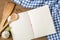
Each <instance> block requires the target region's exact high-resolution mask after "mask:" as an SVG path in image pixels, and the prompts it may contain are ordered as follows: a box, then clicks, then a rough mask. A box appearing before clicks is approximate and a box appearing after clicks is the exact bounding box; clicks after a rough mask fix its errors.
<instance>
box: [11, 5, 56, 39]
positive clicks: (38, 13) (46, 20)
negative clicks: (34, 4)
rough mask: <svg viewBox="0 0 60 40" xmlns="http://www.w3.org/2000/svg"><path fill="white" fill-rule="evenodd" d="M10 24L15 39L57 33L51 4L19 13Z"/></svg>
mask: <svg viewBox="0 0 60 40" xmlns="http://www.w3.org/2000/svg"><path fill="white" fill-rule="evenodd" d="M18 16H19V19H18V20H16V21H14V22H12V23H11V24H10V27H11V28H12V29H11V32H12V36H13V39H14V40H31V39H33V38H38V37H43V36H47V35H51V34H54V33H56V31H55V26H54V23H53V19H52V17H51V13H50V10H49V6H48V5H45V6H42V7H38V8H36V9H32V10H29V11H26V12H22V13H19V14H18Z"/></svg>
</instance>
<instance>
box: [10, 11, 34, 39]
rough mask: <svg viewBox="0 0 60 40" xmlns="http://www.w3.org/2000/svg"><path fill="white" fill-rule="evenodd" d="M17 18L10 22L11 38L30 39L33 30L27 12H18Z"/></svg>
mask: <svg viewBox="0 0 60 40" xmlns="http://www.w3.org/2000/svg"><path fill="white" fill-rule="evenodd" d="M18 15H19V19H18V20H16V21H14V22H12V23H11V24H10V27H11V33H12V36H13V40H31V39H33V32H32V29H31V23H30V19H29V15H28V13H27V12H23V13H19V14H18Z"/></svg>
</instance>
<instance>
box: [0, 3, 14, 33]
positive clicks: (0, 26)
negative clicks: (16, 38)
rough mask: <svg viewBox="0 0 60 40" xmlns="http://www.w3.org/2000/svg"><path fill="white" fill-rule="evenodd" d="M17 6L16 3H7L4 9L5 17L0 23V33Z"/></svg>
mask: <svg viewBox="0 0 60 40" xmlns="http://www.w3.org/2000/svg"><path fill="white" fill-rule="evenodd" d="M14 6H15V4H14V3H7V4H6V5H5V7H4V11H3V16H2V21H1V23H0V33H1V32H2V30H3V25H4V23H5V21H6V19H7V18H8V16H9V15H10V14H11V12H12V10H13V8H14Z"/></svg>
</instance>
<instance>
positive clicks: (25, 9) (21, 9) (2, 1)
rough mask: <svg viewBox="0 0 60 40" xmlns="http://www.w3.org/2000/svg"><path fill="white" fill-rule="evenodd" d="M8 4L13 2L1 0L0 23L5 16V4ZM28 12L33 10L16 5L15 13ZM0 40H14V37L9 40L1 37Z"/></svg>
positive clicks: (44, 38)
mask: <svg viewBox="0 0 60 40" xmlns="http://www.w3.org/2000/svg"><path fill="white" fill-rule="evenodd" d="M8 2H11V1H10V0H0V22H1V19H2V15H3V9H4V5H5V3H8ZM27 10H31V9H27V8H23V7H22V6H20V5H16V6H15V9H14V11H13V12H16V13H20V12H24V11H27ZM0 40H13V38H12V35H10V37H9V38H8V39H4V38H2V37H1V36H0ZM34 40H47V39H46V37H42V38H37V39H34Z"/></svg>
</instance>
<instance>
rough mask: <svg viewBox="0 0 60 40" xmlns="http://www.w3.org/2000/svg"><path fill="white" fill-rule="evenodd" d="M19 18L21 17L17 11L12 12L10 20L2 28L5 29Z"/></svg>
mask: <svg viewBox="0 0 60 40" xmlns="http://www.w3.org/2000/svg"><path fill="white" fill-rule="evenodd" d="M18 18H19V17H18V15H17V14H16V13H12V15H11V16H10V20H9V22H7V23H6V24H5V25H4V26H3V27H2V28H1V30H2V31H3V30H4V29H5V28H6V27H7V25H8V24H9V23H11V22H13V21H15V20H17V19H18Z"/></svg>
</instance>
